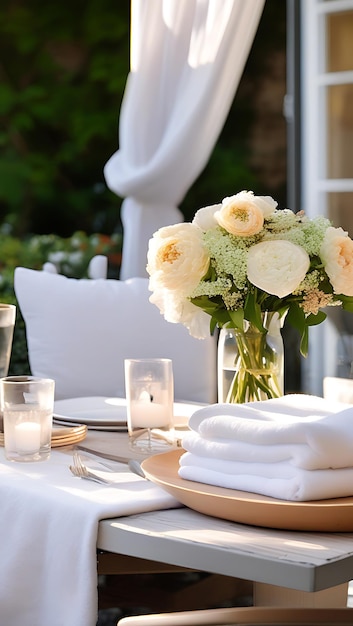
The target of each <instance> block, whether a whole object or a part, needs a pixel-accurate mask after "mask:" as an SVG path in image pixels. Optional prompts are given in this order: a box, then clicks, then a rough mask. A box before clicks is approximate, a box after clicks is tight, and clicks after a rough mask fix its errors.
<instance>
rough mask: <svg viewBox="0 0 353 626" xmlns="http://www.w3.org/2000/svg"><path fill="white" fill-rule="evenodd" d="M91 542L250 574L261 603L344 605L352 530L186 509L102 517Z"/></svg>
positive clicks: (351, 574)
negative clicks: (253, 522) (273, 524)
mask: <svg viewBox="0 0 353 626" xmlns="http://www.w3.org/2000/svg"><path fill="white" fill-rule="evenodd" d="M98 548H100V549H102V550H108V551H110V552H114V553H117V554H120V555H125V557H129V558H131V557H133V559H132V561H131V562H132V563H133V562H134V559H136V558H138V559H146V560H147V562H154V563H155V562H157V563H160V564H173V565H177V566H181V567H186V568H191V569H197V570H201V571H206V572H211V573H216V574H222V575H225V576H232V577H235V578H241V579H246V580H251V581H254V603H255V604H256V605H261V606H290V605H292V606H293V605H295V606H324V607H328V606H332V607H336V606H346V602H347V589H348V581H349V580H350V579H352V578H353V533H349V534H348V533H342V534H335V533H327V534H321V533H306V532H291V531H280V530H271V529H265V528H257V527H255V526H245V525H242V524H236V523H233V522H227V521H223V520H218V519H216V518H212V517H209V516H206V515H202V514H200V513H197V512H195V511H192V510H190V509H187V508H182V509H174V510H168V511H158V512H154V513H147V514H143V515H135V516H130V517H125V518H119V519H114V520H104V521H102V522H101V523H100V527H99V534H98ZM122 559H123V563H124V564H123V567H124V569H125V570H126V560H125V559H124V557H123V556H122ZM135 565H136V563H135ZM154 570H155V571H158V565H157V567H155V568H154ZM137 571H138V564H137Z"/></svg>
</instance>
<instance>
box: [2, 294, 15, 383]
mask: <svg viewBox="0 0 353 626" xmlns="http://www.w3.org/2000/svg"><path fill="white" fill-rule="evenodd" d="M15 320H16V307H15V305H14V304H2V303H0V378H2V377H3V376H7V374H8V371H9V364H10V357H11V349H12V339H13V331H14V327H15Z"/></svg>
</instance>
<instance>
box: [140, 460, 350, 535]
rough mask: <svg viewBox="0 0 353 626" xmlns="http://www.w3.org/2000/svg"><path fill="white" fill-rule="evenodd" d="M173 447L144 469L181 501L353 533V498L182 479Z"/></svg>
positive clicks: (236, 518)
mask: <svg viewBox="0 0 353 626" xmlns="http://www.w3.org/2000/svg"><path fill="white" fill-rule="evenodd" d="M183 453H184V450H173V451H171V452H166V453H164V454H158V455H155V456H152V457H150V458H148V459H145V460H144V461H143V462H142V467H143V470H144V472H145V474H146V476H147V478H149V480H151V481H152V482H154V483H157V484H158V485H160V486H161V487H162V488H163V489H165V490H166V491H167V492H168V493H170V494H171V495H172V496H174V497H175V498H176V499H177V500H178V501H179V502H181V503H182V504H184V505H185V506H188V507H189V508H190V509H194V510H195V511H198V512H199V513H205V514H206V515H211V516H212V517H219V518H221V519H226V520H230V521H232V522H239V523H242V524H250V525H251V526H265V527H267V528H280V529H286V530H305V531H308V530H309V531H311V530H312V531H317V532H352V531H353V497H349V498H335V499H331V500H315V501H312V502H289V501H287V500H277V499H275V498H269V497H266V496H261V495H258V494H256V493H248V492H245V491H235V490H233V489H224V488H221V487H213V486H212V485H205V484H203V483H197V482H194V481H191V480H184V479H182V478H179V476H178V469H179V458H180V456H181V455H182V454H183Z"/></svg>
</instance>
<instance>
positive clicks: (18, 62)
mask: <svg viewBox="0 0 353 626" xmlns="http://www.w3.org/2000/svg"><path fill="white" fill-rule="evenodd" d="M129 4H130V3H129V1H128V0H124V1H123V2H119V3H117V2H114V1H113V0H88V1H84V2H83V1H82V0H81V1H78V2H73V3H70V5H68V4H67V3H66V2H62V3H61V2H58V3H54V4H53V3H43V2H41V0H22V1H21V0H20V1H19V2H12V0H4V2H3V3H2V5H1V8H0V58H1V59H3V63H0V81H1V98H0V119H1V127H0V147H1V151H0V220H1V221H6V222H8V223H10V224H11V225H12V227H13V228H14V234H17V235H20V236H22V235H24V234H27V233H30V232H32V233H35V232H36V233H45V232H58V233H60V234H62V235H64V236H66V235H69V234H71V233H72V232H73V231H74V230H77V229H78V228H82V229H83V230H85V231H86V232H95V230H97V229H99V230H101V227H102V226H103V227H104V232H112V231H113V230H114V228H115V227H116V224H117V222H118V206H119V203H118V202H117V200H116V197H115V196H113V194H111V193H110V192H109V191H108V190H107V188H106V186H105V184H104V178H103V167H104V164H105V162H106V161H107V159H108V158H109V157H110V155H111V154H112V153H113V152H114V151H115V150H116V147H117V126H118V114H119V106H120V102H121V99H122V95H123V91H124V88H125V81H126V76H127V73H128V69H129V49H128V46H129V30H130V15H129ZM5 59H6V65H5V61H4V60H5Z"/></svg>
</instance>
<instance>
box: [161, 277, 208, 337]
mask: <svg viewBox="0 0 353 626" xmlns="http://www.w3.org/2000/svg"><path fill="white" fill-rule="evenodd" d="M150 302H151V303H152V304H155V305H156V306H157V307H158V308H159V310H160V312H161V314H162V315H163V316H164V318H165V319H166V320H167V322H171V323H173V324H183V325H184V326H186V328H187V329H188V331H189V333H190V335H191V336H192V337H195V338H196V339H205V338H206V337H208V335H209V334H210V317H209V315H207V313H205V312H204V311H203V310H202V309H200V308H199V307H198V306H195V305H194V304H192V303H191V302H190V300H188V299H187V298H185V297H183V296H178V294H176V293H174V292H172V291H169V292H168V291H167V290H166V289H161V290H158V289H157V290H156V291H155V292H154V293H153V294H152V295H151V296H150Z"/></svg>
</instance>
